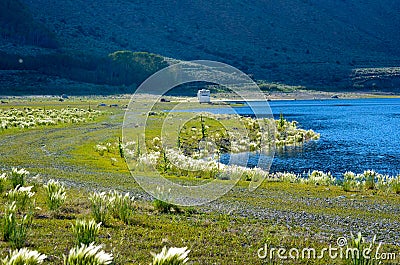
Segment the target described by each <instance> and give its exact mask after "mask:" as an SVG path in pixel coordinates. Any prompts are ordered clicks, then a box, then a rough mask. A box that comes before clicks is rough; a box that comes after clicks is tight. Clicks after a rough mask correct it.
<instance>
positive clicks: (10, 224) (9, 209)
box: [2, 201, 17, 241]
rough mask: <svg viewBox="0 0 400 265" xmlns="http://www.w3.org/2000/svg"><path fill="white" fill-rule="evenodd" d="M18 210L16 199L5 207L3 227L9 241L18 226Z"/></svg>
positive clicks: (4, 237)
mask: <svg viewBox="0 0 400 265" xmlns="http://www.w3.org/2000/svg"><path fill="white" fill-rule="evenodd" d="M16 211H17V206H16V203H15V201H13V202H12V203H11V204H10V205H6V207H5V210H4V215H3V228H2V232H3V239H4V241H9V240H10V239H11V236H12V234H13V231H14V229H15V226H16V217H15V213H16Z"/></svg>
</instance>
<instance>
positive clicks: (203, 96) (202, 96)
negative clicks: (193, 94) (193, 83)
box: [197, 89, 211, 103]
mask: <svg viewBox="0 0 400 265" xmlns="http://www.w3.org/2000/svg"><path fill="white" fill-rule="evenodd" d="M197 98H198V99H199V102H200V103H210V102H211V99H210V90H208V89H200V90H199V91H197Z"/></svg>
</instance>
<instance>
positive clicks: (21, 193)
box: [6, 185, 35, 210]
mask: <svg viewBox="0 0 400 265" xmlns="http://www.w3.org/2000/svg"><path fill="white" fill-rule="evenodd" d="M32 188H33V186H29V187H21V186H19V185H17V187H15V188H14V189H13V190H10V191H8V192H7V194H6V196H7V198H8V200H9V202H13V201H15V202H16V204H17V208H18V209H20V210H25V209H26V207H27V206H29V207H30V208H32V207H33V205H32V204H33V201H32V197H33V196H34V195H35V193H34V192H32V191H31V190H32Z"/></svg>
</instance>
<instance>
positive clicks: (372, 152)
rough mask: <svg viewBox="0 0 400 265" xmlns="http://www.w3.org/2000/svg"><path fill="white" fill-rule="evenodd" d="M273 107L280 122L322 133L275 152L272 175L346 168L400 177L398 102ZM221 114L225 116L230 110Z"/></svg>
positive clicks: (306, 102) (357, 101)
mask: <svg viewBox="0 0 400 265" xmlns="http://www.w3.org/2000/svg"><path fill="white" fill-rule="evenodd" d="M269 104H270V107H271V109H272V112H273V114H274V116H275V118H276V119H277V118H279V114H280V113H283V115H284V117H285V118H286V119H287V120H296V121H298V122H299V125H300V127H301V128H304V129H313V130H314V131H316V132H318V133H320V134H321V139H320V140H319V141H316V142H309V143H307V144H305V145H304V146H303V147H289V148H285V149H284V150H279V151H277V152H276V153H275V157H274V160H273V163H272V166H271V171H273V172H274V171H292V172H296V173H302V172H304V171H308V170H314V169H318V170H323V171H331V172H332V173H333V174H335V175H339V174H340V173H343V172H345V171H347V170H351V171H354V172H357V173H361V172H362V171H363V170H367V169H374V170H376V171H378V172H380V173H383V174H390V175H393V174H398V173H400V99H349V100H344V99H343V100H341V99H339V100H298V101H272V102H269ZM236 109H237V110H238V112H239V113H240V114H252V111H251V109H250V108H249V107H248V106H243V107H238V108H236ZM213 112H216V111H215V110H213ZM217 112H219V113H227V109H221V110H218V111H217ZM252 161H257V159H255V157H253V159H252V160H250V162H249V166H252ZM253 166H254V165H253Z"/></svg>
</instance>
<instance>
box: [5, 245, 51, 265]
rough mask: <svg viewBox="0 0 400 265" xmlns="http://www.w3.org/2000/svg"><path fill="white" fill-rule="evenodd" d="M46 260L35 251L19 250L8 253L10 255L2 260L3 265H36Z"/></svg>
mask: <svg viewBox="0 0 400 265" xmlns="http://www.w3.org/2000/svg"><path fill="white" fill-rule="evenodd" d="M46 258H47V256H46V255H44V254H40V253H39V252H37V251H36V250H29V249H27V248H21V249H19V250H14V251H12V252H11V251H10V255H9V256H8V257H6V258H5V259H3V260H2V262H1V264H3V265H37V264H42V263H43V261H44V260H45V259H46Z"/></svg>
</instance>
